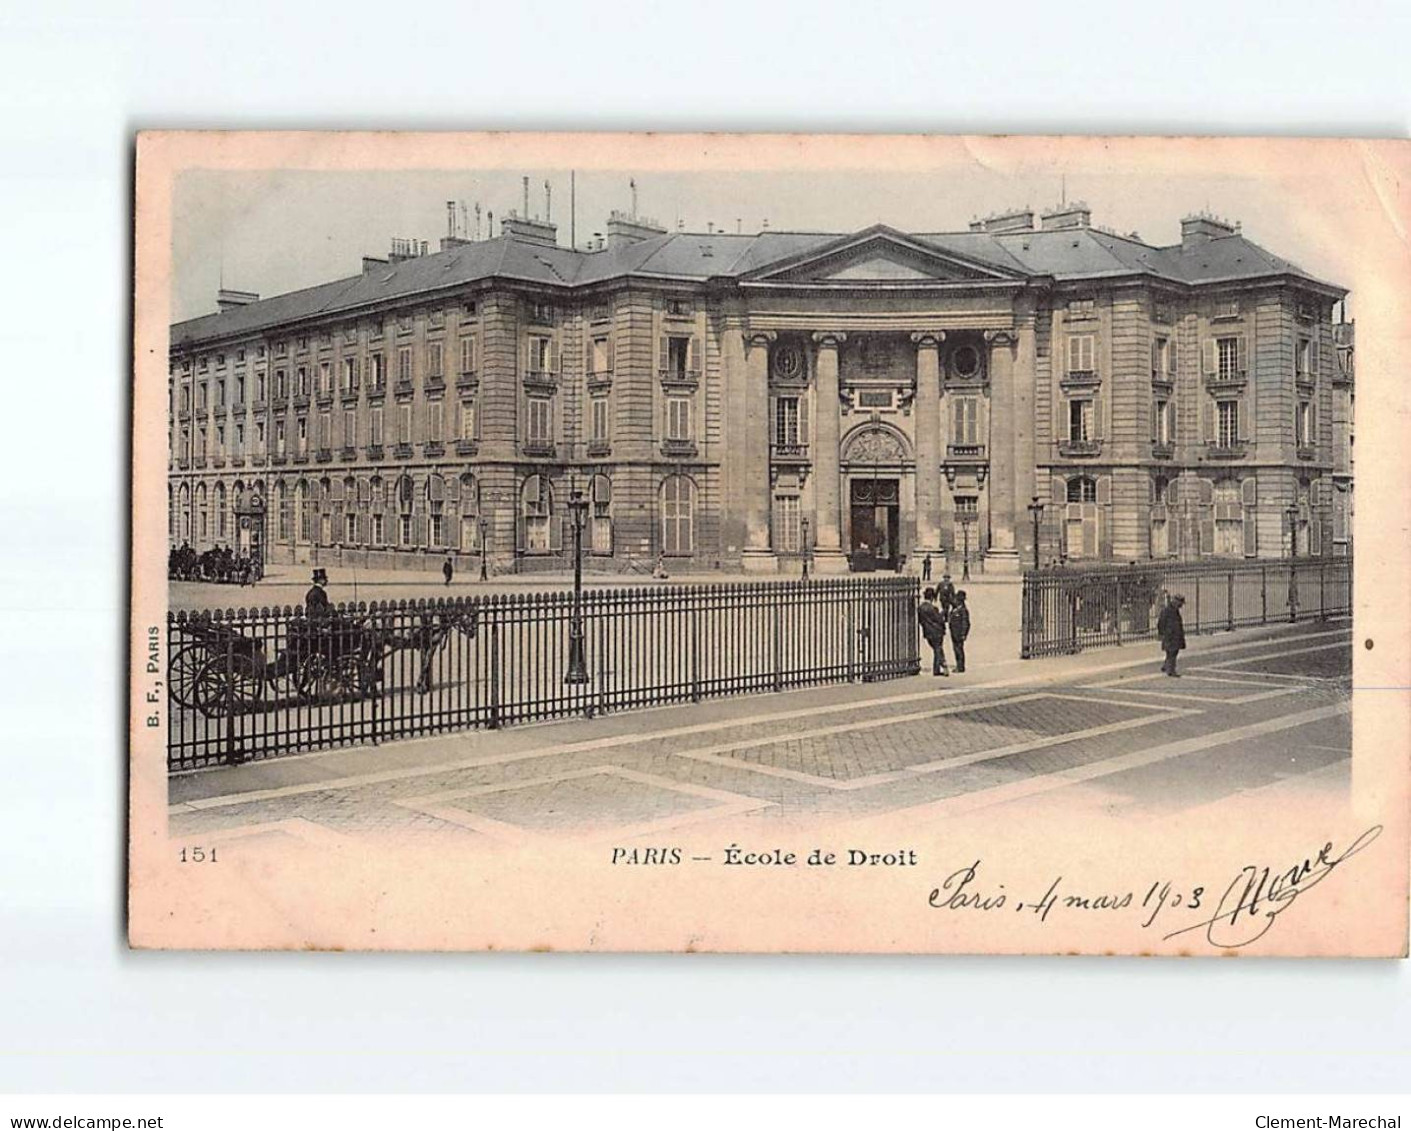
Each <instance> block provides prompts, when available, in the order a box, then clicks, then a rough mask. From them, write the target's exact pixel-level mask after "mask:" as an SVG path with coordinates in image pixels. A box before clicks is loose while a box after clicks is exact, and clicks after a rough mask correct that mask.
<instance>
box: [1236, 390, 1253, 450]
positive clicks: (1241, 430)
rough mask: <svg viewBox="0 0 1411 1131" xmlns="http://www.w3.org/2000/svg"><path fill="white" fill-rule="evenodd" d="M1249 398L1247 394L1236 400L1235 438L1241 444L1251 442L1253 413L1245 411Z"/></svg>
mask: <svg viewBox="0 0 1411 1131" xmlns="http://www.w3.org/2000/svg"><path fill="white" fill-rule="evenodd" d="M1249 400H1250V398H1249V395H1248V394H1246V395H1245V396H1243V397H1241V398H1240V399H1239V400H1237V401H1236V402H1235V438H1236V439H1237V440H1239V442H1240V443H1241V444H1247V443H1249V418H1250V417H1251V416H1252V415H1253V414H1252V413H1249V412H1246V411H1245V409H1246V407H1247V406H1248V405H1249Z"/></svg>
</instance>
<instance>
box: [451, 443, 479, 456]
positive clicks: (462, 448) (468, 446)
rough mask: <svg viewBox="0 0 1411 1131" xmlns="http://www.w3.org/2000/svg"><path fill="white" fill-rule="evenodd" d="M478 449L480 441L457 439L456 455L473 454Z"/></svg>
mask: <svg viewBox="0 0 1411 1131" xmlns="http://www.w3.org/2000/svg"><path fill="white" fill-rule="evenodd" d="M479 450H480V443H479V441H476V440H457V441H456V455H458V456H473V455H475V453H476V452H478V451H479Z"/></svg>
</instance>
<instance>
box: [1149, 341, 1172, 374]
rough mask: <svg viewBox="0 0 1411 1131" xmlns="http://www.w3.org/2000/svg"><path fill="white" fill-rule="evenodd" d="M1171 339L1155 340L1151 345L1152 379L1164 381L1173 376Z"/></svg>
mask: <svg viewBox="0 0 1411 1131" xmlns="http://www.w3.org/2000/svg"><path fill="white" fill-rule="evenodd" d="M1171 370H1172V366H1171V339H1170V338H1154V339H1152V343H1151V377H1152V380H1153V381H1164V380H1167V379H1169V377H1170V376H1171Z"/></svg>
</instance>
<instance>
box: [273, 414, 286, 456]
mask: <svg viewBox="0 0 1411 1131" xmlns="http://www.w3.org/2000/svg"><path fill="white" fill-rule="evenodd" d="M284 453H285V438H284V421H282V420H279V421H276V422H275V425H274V454H275V455H277V456H282V455H284Z"/></svg>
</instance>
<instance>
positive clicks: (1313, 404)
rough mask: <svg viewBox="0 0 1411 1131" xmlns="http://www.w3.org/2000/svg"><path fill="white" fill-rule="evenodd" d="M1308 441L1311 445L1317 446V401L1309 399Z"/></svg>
mask: <svg viewBox="0 0 1411 1131" xmlns="http://www.w3.org/2000/svg"><path fill="white" fill-rule="evenodd" d="M1308 443H1309V444H1310V445H1312V446H1313V447H1315V448H1316V447H1317V446H1318V402H1317V401H1310V402H1309V404H1308Z"/></svg>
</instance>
